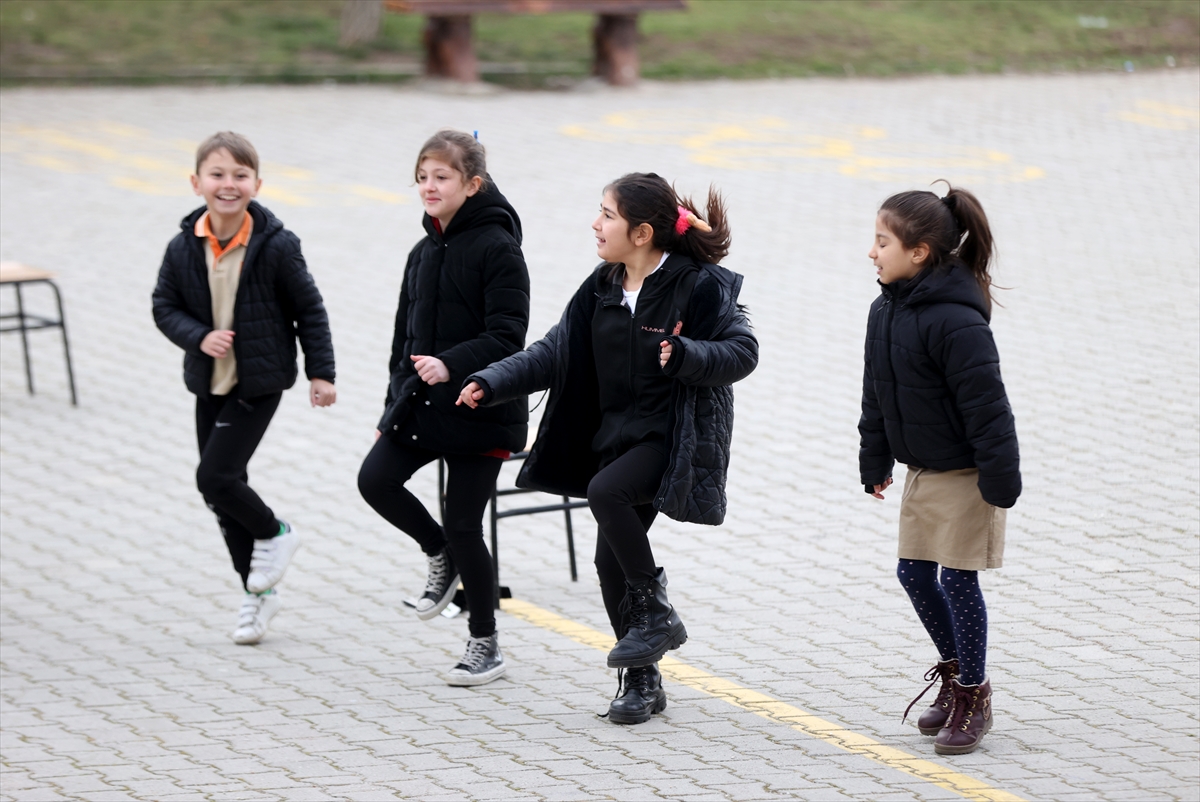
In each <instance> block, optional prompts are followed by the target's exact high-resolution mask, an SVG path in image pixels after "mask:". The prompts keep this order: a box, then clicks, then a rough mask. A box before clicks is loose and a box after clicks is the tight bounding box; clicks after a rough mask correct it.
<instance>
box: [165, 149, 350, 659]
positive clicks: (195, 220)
mask: <svg viewBox="0 0 1200 802" xmlns="http://www.w3.org/2000/svg"><path fill="white" fill-rule="evenodd" d="M191 180H192V189H193V190H194V191H195V193H196V194H197V195H200V196H202V197H203V198H204V203H205V205H204V206H202V207H200V208H199V209H196V210H195V211H193V212H192V213H191V214H189V215H188V216H187V217H185V218H184V219H183V221H182V223H181V228H182V231H181V232H180V233H179V234H177V235H175V238H174V239H172V240H171V242H170V244H168V245H167V252H166V255H165V256H164V258H163V264H162V267H161V268H160V270H159V274H158V285H157V286H156V287H155V289H154V295H153V302H154V321H155V323H157V324H158V328H159V329H160V330H161V331H162V332H163V334H165V335H166V336H167V338H168V339H170V340H171V342H173V343H175V344H176V345H178V346H179V347H180V348H182V349H183V350H184V358H183V375H184V383H185V384H186V385H187V388H188V390H190V391H191V392H192V393H194V394H195V395H196V436H197V440H198V441H199V446H200V466H199V468H198V469H197V470H196V485H197V487H198V488H199V490H200V493H201V494H202V495H203V497H204V501H205V503H206V504H207V505H208V507H209V509H211V510H212V511H213V512H214V513H215V514H216V516H217V522H218V523H219V524H220V527H221V533H222V534H223V535H224V536H225V543H226V545H227V546H228V548H229V554H230V557H232V559H233V567H234V569H235V570H236V571H237V572H238V574H239V575H240V576H241V579H242V586H243V588H244V590H245V597H244V599H243V602H242V605H241V608H240V611H239V614H238V623H237V628H236V629H235V630H234V631H233V634H232V637H233V640H234V641H235V642H236V643H241V644H250V643H258V642H259V641H260V640H262V638H263V636H264V635H265V634H266V632H267V625H268V623H269V622H270V620H271V618H272V617H273V616H274V615H275V614H276V613H277V612H278V611H279V606H280V602H279V594H278V593H277V592H276V591H275V590H274V587H275V585H276V583H278V582H279V580H280V579H281V578H282V577H283V573H284V571H285V570H286V569H287V566H288V563H289V562H290V561H291V558H292V555H293V554H294V553H295V551H296V548H297V547H298V546H299V544H300V539H299V536H298V535H297V533H296V531H295V530H294V529H293V528H292V527H291V525H289V524H288V523H286V522H284V521H281V520H279V519H278V518H276V517H275V513H274V512H272V510H271V508H270V507H268V506H267V505H266V503H265V502H263V500H262V499H261V498H260V497H259V496H258V494H257V493H255V492H254V490H252V489H251V488H250V485H249V484H247V481H248V479H247V475H246V466H247V464H248V463H249V461H250V458H251V457H252V456H253V455H254V451H255V449H257V448H258V444H259V443H260V442H261V441H262V437H263V435H264V434H265V433H266V430H267V425H268V424H269V423H270V422H271V418H272V417H273V416H274V414H275V410H276V409H277V408H278V407H279V401H280V398H281V397H282V395H283V391H284V390H286V389H288V388H289V387H291V386H292V385H293V384H295V382H296V376H297V369H296V339H297V338H299V340H300V345H301V347H302V348H303V349H304V358H305V373H306V374H307V376H308V378H309V380H310V389H309V400H310V403H311V404H312V406H314V407H327V406H330V405H331V404H333V403H334V402H335V401H336V400H337V390H336V389H335V388H334V385H333V381H334V362H333V341H332V339H331V338H330V334H329V318H328V317H327V315H326V314H325V306H324V303H323V302H322V300H321V294H320V292H318V291H317V287H316V284H314V283H313V280H312V276H311V275H309V272H308V268H307V266H306V265H305V262H304V256H303V255H302V254H301V252H300V240H299V239H298V238H297V237H296V235H295V234H293V233H292V232H291V231H288V230H287V229H286V228H284V226H283V223H282V222H280V220H279V219H278V218H276V217H275V216H274V215H273V214H271V212H270V211H268V210H267V209H266V208H265V207H263V206H261V205H260V204H259V203H258V202H257V201H255V200H254V198H255V196H256V195H257V194H258V190H259V187H261V185H262V179H261V178H259V175H258V153H257V152H256V151H255V150H254V146H253V145H251V144H250V142H249V140H247V139H246V138H245V137H243V136H241V135H240V134H235V133H232V132H229V131H222V132H220V133H217V134H213V135H212V136H211V137H209V138H208V139H206V140H205V141H204V142H203V143H201V145H200V147H199V148H198V149H197V151H196V174H195V175H193V176H192V177H191Z"/></svg>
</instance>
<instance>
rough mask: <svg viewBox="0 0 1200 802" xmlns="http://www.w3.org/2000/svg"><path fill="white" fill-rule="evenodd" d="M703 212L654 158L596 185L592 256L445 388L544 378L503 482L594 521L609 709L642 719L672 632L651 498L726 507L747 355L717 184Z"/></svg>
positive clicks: (473, 395)
mask: <svg viewBox="0 0 1200 802" xmlns="http://www.w3.org/2000/svg"><path fill="white" fill-rule="evenodd" d="M706 216H707V218H708V222H707V223H706V222H704V221H703V220H701V219H700V216H699V213H698V212H697V210H696V208H695V207H694V206H693V205H692V203H691V201H690V200H687V199H685V198H679V197H678V196H677V195H676V193H675V190H674V189H673V188H672V187H671V185H670V184H668V183H667V182H666V181H664V180H663V179H662V178H660V177H659V176H657V175H655V174H653V173H647V174H642V173H632V174H630V175H626V176H624V177H622V178H620V179H619V180H617V181H615V182H613V183H612V184H611V185H609V187H608V188H607V189H606V190H605V192H604V200H603V202H602V203H601V211H600V216H599V217H598V218H597V219H596V222H595V223H593V224H592V228H593V230H595V232H596V240H597V245H598V247H597V253H598V255H599V256H600V257H601V258H602V259H604V260H605V261H604V262H603V263H602V264H601V265H600V266H599V267H598V268H597V269H596V270H595V271H594V272H593V273H592V274H591V275H590V276H589V277H588V278H587V279H586V280H585V281H584V282H583V285H582V286H581V287H580V288H579V291H578V292H577V293H576V294H575V297H573V298H572V299H571V301H570V303H569V304H568V305H567V308H566V311H564V312H563V316H562V320H560V321H559V323H558V325H556V326H555V327H554V328H553V329H551V330H550V332H549V333H548V334H547V335H546V336H545V337H544V338H543V339H542V340H540V341H538V342H536V343H534V344H533V345H531V346H530V347H529V349H528V350H526V351H522V352H521V353H519V354H516V355H514V356H511V357H509V358H508V359H505V360H503V361H501V362H498V363H496V364H494V365H491V366H489V367H488V368H486V369H485V370H479V371H477V372H475V373H474V374H472V375H471V376H469V377H468V380H467V381H468V383H467V384H466V386H465V387H464V388H463V390H462V394H461V396H460V401H461V402H462V403H463V404H465V405H466V406H469V407H472V408H475V407H480V409H479V410H478V411H479V413H483V414H486V413H487V412H488V411H489V410H493V409H496V408H503V406H504V404H506V403H510V402H509V399H515V398H524V397H526V396H527V395H528V394H529V393H532V392H537V391H538V390H545V389H549V390H550V400H549V403H548V405H547V407H546V414H545V416H544V417H543V418H542V422H541V426H540V427H539V430H538V438H537V442H536V443H535V444H534V446H533V448H532V450H531V451H530V454H529V457H528V459H526V460H525V465H524V466H523V467H522V469H521V473H520V476H519V477H518V479H517V484H518V485H519V486H521V487H529V488H533V489H537V490H543V491H546V492H550V493H555V494H560V495H563V494H565V495H571V496H586V497H587V500H588V504H589V506H590V507H591V510H592V514H593V515H594V516H595V517H596V520H597V522H598V523H599V525H600V532H599V537H598V538H597V540H596V570H597V571H598V573H599V574H600V591H601V594H602V595H603V597H604V606H605V608H606V609H607V611H608V616H609V620H610V622H611V623H612V627H613V630H614V632H615V633H616V636H617V638H618V643H617V645H616V647H615V648H614V649H613V650H612V651H611V652H610V653H609V655H608V665H609V666H610V667H613V668H621V669H627V671H625V672H624V673H623V674H621V679H620V680H619V682H620V688H619V690H618V694H617V698H616V699H615V700H614V701H613V702H612V704H611V705H610V707H609V718H610V719H611V720H612V721H615V722H617V723H621V724H634V723H638V722H642V721H647V720H649V718H650V717H651V715H652V714H654V713H658V712H660V711H661V710H663V709H664V708H665V707H666V703H667V702H666V694H665V693H664V691H663V689H662V678H661V676H660V674H659V671H658V668H657V665H656V663H657V662H658V660H659V659H661V658H662V656H663V654H665V653H666V652H667V651H668V650H669V649H675V648H678V647H679V646H680V645H681V644H682V643H683V642H684V641H686V640H687V631H686V629H685V628H684V626H683V622H682V621H681V620H680V618H679V615H678V614H677V613H676V612H675V610H674V608H673V607H672V606H671V604H670V602H669V601H668V600H667V595H666V591H665V588H666V584H667V579H666V574H665V573H664V572H663V570H662V569H661V568H659V567H658V566H657V565H656V563H655V560H654V553H653V551H652V550H651V548H650V540H649V538H648V536H647V532H648V530H649V529H650V524H651V523H652V522H653V520H654V518H655V516H656V515H657V513H658V512H659V511H662V512H665V513H666V514H667V515H669V516H671V517H672V518H676V519H677V520H681V521H690V522H694V523H706V524H713V525H715V524H719V523H721V521H722V520H723V519H724V517H725V475H726V471H727V470H728V467H729V444H730V438H731V436H732V433H733V390H732V388H731V387H730V385H732V384H733V383H734V382H736V381H739V380H740V379H743V378H745V377H746V376H748V375H749V374H750V372H751V371H753V370H754V368H755V366H756V365H757V364H758V341H757V340H755V338H754V335H753V334H752V333H751V331H750V325H749V322H748V321H747V319H746V315H745V312H744V310H743V308H742V307H741V306H740V305H739V304H738V302H737V299H738V293H739V291H740V290H741V285H742V278H741V276H739V275H737V274H736V273H731V272H730V271H728V270H726V269H725V268H723V267H719V266H718V265H717V264H716V262H719V261H720V260H721V259H722V258H723V257H724V256H725V254H726V253H728V251H729V230H728V228H727V225H726V222H725V209H724V206H723V204H722V202H721V199H720V197H719V196H718V195H716V194H715V193H710V194H709V198H708V207H707V215H706Z"/></svg>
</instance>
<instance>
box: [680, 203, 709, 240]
mask: <svg viewBox="0 0 1200 802" xmlns="http://www.w3.org/2000/svg"><path fill="white" fill-rule="evenodd" d="M675 208H676V209H678V210H679V217H678V218H677V219H676V220H675V233H676V234H678V235H679V236H681V237H682V236H683V235H684V234H686V233H687V230H688V229H689V228H698V229H700V230H701V231H712V226H710V225H709V224H708V223H706V222H704V221H703V220H701V219H700V218H699V217H697V216H696V214H695V213H694V212H692V211H691V210H690V209H685V208H684V207H682V206H676V207H675Z"/></svg>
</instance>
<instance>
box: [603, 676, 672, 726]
mask: <svg viewBox="0 0 1200 802" xmlns="http://www.w3.org/2000/svg"><path fill="white" fill-rule="evenodd" d="M617 684H618V687H617V696H616V698H615V699H613V700H612V702H611V703H610V704H609V706H608V720H609V721H611V722H613V723H614V724H641V723H642V722H643V721H649V720H650V716H652V715H654V714H655V713H661V712H662V711H664V710H666V709H667V692H666V690H665V689H663V686H662V674H660V673H659V671H658V665H657V664H654V663H652V664H650V665H648V666H640V667H638V668H626V669H617Z"/></svg>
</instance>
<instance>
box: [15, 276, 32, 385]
mask: <svg viewBox="0 0 1200 802" xmlns="http://www.w3.org/2000/svg"><path fill="white" fill-rule="evenodd" d="M13 289H15V290H16V291H17V325H18V326H19V327H20V329H21V350H22V352H23V353H24V354H25V386H26V387H28V388H29V394H30V395H33V394H34V393H33V363H32V362H30V361H29V330H28V329H26V328H25V301H24V299H23V298H22V297H21V282H19V281H18V282H17V283H16V284H14V285H13Z"/></svg>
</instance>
